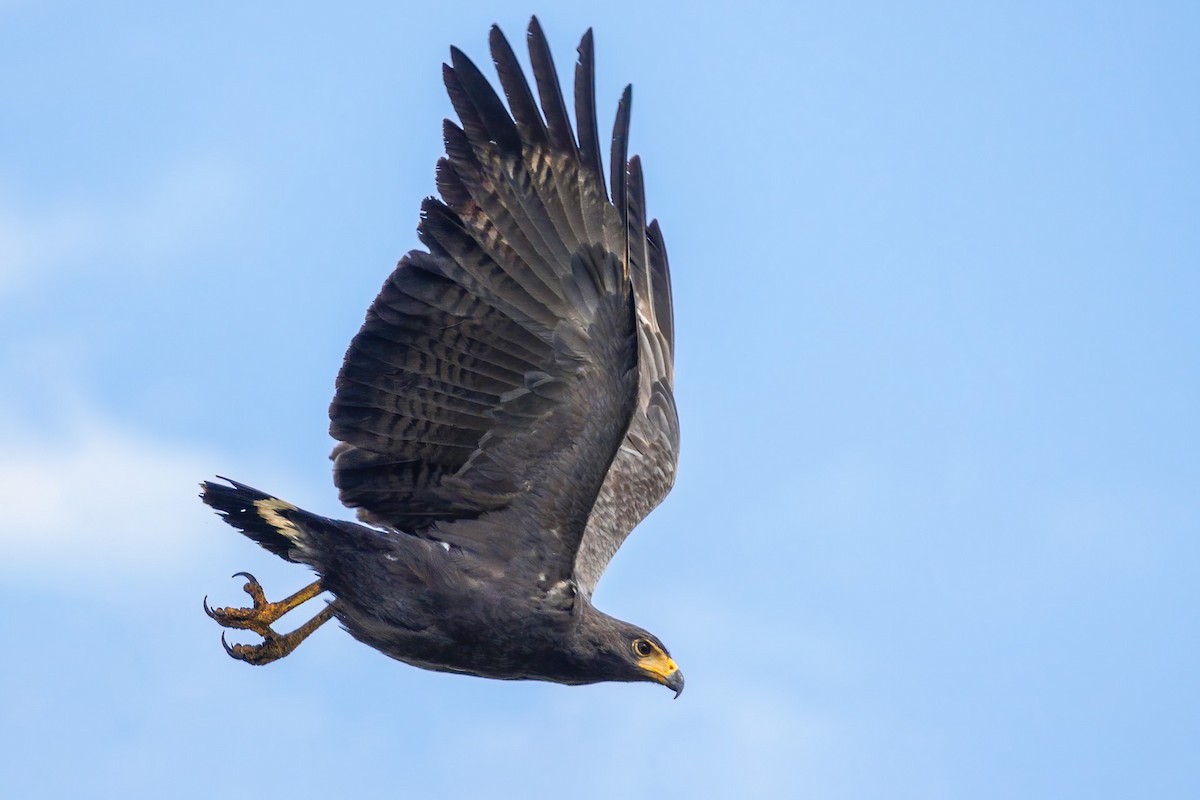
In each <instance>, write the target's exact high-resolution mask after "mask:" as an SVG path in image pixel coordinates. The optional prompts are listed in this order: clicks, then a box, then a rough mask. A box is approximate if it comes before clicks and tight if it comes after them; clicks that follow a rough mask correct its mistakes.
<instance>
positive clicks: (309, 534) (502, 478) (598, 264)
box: [201, 19, 683, 694]
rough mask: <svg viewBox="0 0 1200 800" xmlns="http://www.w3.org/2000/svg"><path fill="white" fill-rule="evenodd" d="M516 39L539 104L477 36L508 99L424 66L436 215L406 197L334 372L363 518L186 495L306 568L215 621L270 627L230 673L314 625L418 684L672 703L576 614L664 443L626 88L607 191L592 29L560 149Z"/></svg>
mask: <svg viewBox="0 0 1200 800" xmlns="http://www.w3.org/2000/svg"><path fill="white" fill-rule="evenodd" d="M528 40H529V52H530V60H531V62H532V66H533V76H534V79H535V85H536V99H535V94H534V91H533V90H531V88H530V86H529V84H528V83H527V82H526V80H525V76H524V74H523V72H522V70H521V67H520V66H519V64H518V62H517V60H516V57H515V56H514V54H513V51H512V49H511V47H510V46H509V44H508V42H507V41H506V40H505V38H504V36H503V34H501V32H500V30H499V29H498V28H495V27H493V28H492V31H491V50H492V57H493V59H494V61H495V64H496V69H497V72H498V74H499V78H500V86H501V87H502V89H503V91H504V94H505V96H506V97H507V100H508V103H507V108H506V107H505V104H504V102H502V101H501V100H500V98H499V97H498V96H497V94H496V92H495V91H494V90H493V88H492V86H491V85H490V84H489V82H488V80H487V79H486V78H485V77H484V76H483V74H482V73H481V72H480V71H479V70H478V69H477V68H476V66H475V65H474V64H472V63H471V61H470V60H469V59H468V58H467V57H466V56H465V55H463V54H462V53H461V52H460V51H459V50H457V49H452V50H451V59H450V61H451V63H450V64H449V65H447V66H445V67H444V69H443V75H444V80H445V84H446V89H447V91H448V92H449V95H450V99H451V102H452V103H453V105H454V109H455V111H456V112H457V114H458V117H459V121H460V124H458V125H456V124H454V123H453V122H450V121H448V120H447V121H446V122H445V123H444V138H445V144H446V156H445V157H444V158H442V159H440V160H439V162H438V165H437V186H438V191H439V193H440V194H441V200H440V201H439V200H436V199H433V198H429V199H426V200H425V201H424V203H422V205H421V221H420V225H419V226H418V229H417V230H418V235H419V237H420V240H421V242H422V243H423V244H424V245H425V246H426V247H427V248H428V252H425V251H420V250H414V251H412V252H410V253H408V254H407V255H406V256H404V258H403V259H401V261H400V264H399V265H398V266H397V268H396V270H395V271H394V272H393V273H392V275H391V276H390V277H389V278H388V280H387V281H386V282H385V283H384V285H383V288H382V290H381V291H380V293H379V296H378V297H377V298H376V299H375V302H374V303H373V304H372V305H371V307H370V309H369V310H368V312H367V318H366V321H365V322H364V323H363V326H362V329H361V330H360V331H359V332H358V334H357V335H356V336H355V337H354V340H353V341H352V342H351V343H350V348H349V350H348V351H347V353H346V357H345V361H344V363H343V365H342V369H341V372H340V373H339V374H338V379H337V391H336V394H335V396H334V399H333V402H332V404H331V405H330V408H329V417H330V433H331V434H332V435H333V437H334V438H336V439H337V440H338V441H339V444H338V445H337V447H336V448H335V449H334V451H333V455H332V458H333V461H334V482H335V483H336V485H337V487H338V491H339V493H340V497H341V499H342V502H344V503H345V504H346V505H347V506H350V507H352V508H356V509H357V510H358V517H359V519H360V520H362V521H363V522H365V523H368V524H369V525H371V526H373V527H365V526H363V525H359V524H355V523H350V522H339V521H334V520H329V519H325V518H323V517H318V516H316V515H313V514H310V513H308V512H306V511H302V510H300V509H298V508H296V507H294V506H292V505H290V504H288V503H285V502H283V501H281V500H278V499H276V498H274V497H271V496H270V495H266V494H263V493H261V492H258V491H257V490H255V489H251V488H250V487H248V486H245V485H242V484H240V483H236V482H233V481H229V482H228V483H229V485H225V484H221V483H212V482H206V483H205V484H203V490H204V491H203V494H202V495H201V496H202V498H203V500H204V502H206V503H208V504H209V505H210V506H212V507H213V508H214V509H216V510H217V511H218V512H219V513H221V514H222V515H223V516H224V519H225V521H226V522H228V523H229V524H231V525H233V526H234V527H236V528H238V529H240V530H241V531H243V532H244V533H245V534H246V535H247V536H249V537H250V538H251V539H253V540H255V541H256V542H258V543H259V544H261V545H262V546H263V547H265V548H266V549H268V550H270V551H271V552H273V553H275V554H276V555H279V556H281V557H283V558H285V559H287V560H289V561H293V562H297V563H303V564H307V565H309V566H310V567H312V568H313V569H314V570H315V571H316V572H317V573H318V574H319V575H320V581H319V582H317V583H315V584H313V585H312V586H311V587H309V588H308V589H307V590H302V592H300V593H297V595H295V596H294V597H293V598H289V599H288V600H286V601H282V602H281V603H267V602H266V601H265V598H263V597H262V593H261V589H260V588H259V587H258V584H257V582H256V581H254V580H253V579H252V578H251V579H250V583H248V584H247V591H248V592H250V593H251V595H252V596H254V598H255V604H254V608H248V609H215V610H209V613H210V615H212V616H213V617H214V618H215V619H217V621H218V622H220V623H221V624H222V625H224V626H226V627H240V628H248V629H251V630H255V631H257V632H259V633H261V634H263V635H264V637H265V641H264V644H263V645H258V646H255V647H247V646H241V645H239V646H236V647H233V648H229V650H230V652H231V654H233V655H235V656H236V657H238V658H242V659H243V660H247V661H251V662H252V663H265V662H266V661H270V660H274V659H275V658H278V657H280V656H282V655H286V654H287V653H288V652H290V651H291V649H293V648H294V647H295V646H296V645H297V644H298V643H299V641H300V640H302V639H303V638H304V636H306V635H307V634H308V633H309V632H311V630H312V629H315V628H316V627H317V626H318V625H320V624H321V623H323V622H324V621H325V619H328V618H329V616H330V615H333V616H336V617H337V618H338V619H339V620H340V621H341V622H342V624H343V625H344V626H345V627H346V629H347V630H349V631H350V633H351V634H352V635H353V636H355V637H356V638H357V639H359V640H361V641H363V642H365V643H367V644H369V645H371V646H372V647H375V648H377V649H379V650H380V651H382V652H384V653H386V654H387V655H389V656H392V657H393V658H397V659H399V660H401V661H405V662H407V663H409V664H414V665H416V666H420V667H425V668H427V669H434V670H443V671H448V672H464V673H469V674H473V675H480V676H484V677H489V678H502V679H524V678H528V679H538V680H548V681H557V682H560V683H569V684H577V683H593V682H597V681H609V680H617V681H636V680H649V681H656V682H659V683H663V684H665V685H667V686H669V687H671V688H672V689H674V690H675V691H676V693H677V694H678V692H679V691H681V690H682V688H683V677H682V674H681V673H680V672H679V670H678V669H677V668H676V666H675V663H674V662H673V661H672V660H671V658H670V655H669V654H668V653H667V650H666V648H665V647H663V645H662V643H661V642H660V641H659V640H658V639H657V638H655V637H654V636H653V635H651V634H649V633H647V632H646V631H644V630H642V629H641V628H638V627H637V626H634V625H631V624H629V623H626V622H622V621H620V620H617V619H614V618H613V617H610V616H608V615H606V614H604V613H603V612H601V611H599V610H597V609H596V608H594V607H593V606H592V603H591V596H592V592H593V590H594V588H595V586H596V583H597V581H599V579H600V576H601V575H602V574H603V572H604V569H605V567H606V566H607V564H608V562H609V559H611V558H612V555H613V554H614V553H615V552H616V550H617V548H619V547H620V545H621V542H622V541H624V539H625V537H626V536H627V535H628V534H629V532H630V531H631V530H632V529H633V527H634V526H635V525H636V524H637V523H638V522H639V521H640V520H641V519H642V518H643V517H644V516H645V515H646V514H647V513H649V512H650V510H651V509H653V508H654V507H655V506H656V505H658V503H659V502H660V501H661V500H662V498H663V497H665V496H666V494H667V492H668V491H669V490H670V488H671V485H672V483H673V482H674V478H675V466H676V460H677V450H678V443H679V425H678V419H677V416H676V412H675V402H674V398H673V395H672V371H673V368H672V360H673V349H674V342H673V338H674V328H673V321H672V310H671V283H670V274H669V270H668V266H667V256H666V250H665V249H664V246H663V240H662V234H661V233H660V231H659V228H658V224H657V223H656V222H650V223H649V224H648V225H647V223H646V213H645V200H644V194H643V184H642V171H641V164H640V162H639V160H638V159H637V158H636V157H634V158H632V159H628V160H627V152H626V148H627V145H628V139H629V137H628V133H629V119H630V100H631V94H630V90H629V88H626V89H625V92H624V94H623V96H622V98H621V101H620V104H619V105H618V109H617V118H616V125H615V127H614V131H613V136H612V152H611V163H610V167H611V186H612V195H611V200H610V197H609V194H608V189H607V187H606V185H605V176H604V170H603V167H602V164H601V156H600V134H599V130H598V128H597V122H596V111H595V103H594V75H593V52H592V34H591V31H588V32H587V33H586V34H585V35H584V37H583V41H582V43H581V44H580V46H579V62H578V64H577V65H576V71H575V85H574V90H575V91H574V100H575V119H576V125H577V129H578V138H576V135H575V133H574V132H573V131H572V126H571V122H570V116H569V114H568V112H567V108H566V105H565V103H564V100H563V95H562V90H561V88H560V86H559V83H558V80H557V76H556V73H555V69H554V64H553V62H552V60H551V58H550V51H549V48H548V46H547V44H546V39H545V36H544V35H543V33H542V30H541V27H540V26H539V24H538V22H537V20H536V19H534V20H532V21H531V23H530V26H529V34H528ZM539 101H540V102H539ZM539 108H540V110H539ZM320 591H328V592H330V593H332V595H333V596H334V599H333V600H332V602H331V603H330V605H329V610H328V612H323V616H322V615H318V618H317V619H314V620H313V622H312V623H310V625H311V628H308V627H307V626H306V629H302V630H301V631H297V632H295V633H293V634H290V635H289V636H286V637H281V636H278V635H277V634H275V632H274V631H273V630H272V629H271V628H270V624H271V623H272V622H274V620H275V619H277V618H278V616H280V615H282V614H283V613H285V612H286V611H287V610H289V609H290V608H292V607H294V606H295V605H298V604H299V603H300V602H303V601H304V600H307V599H309V598H311V597H313V596H315V595H316V594H317V593H319V592H320ZM206 609H207V605H206Z"/></svg>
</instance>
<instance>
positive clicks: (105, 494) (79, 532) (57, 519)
mask: <svg viewBox="0 0 1200 800" xmlns="http://www.w3.org/2000/svg"><path fill="white" fill-rule="evenodd" d="M13 423H15V420H13V419H12V418H11V417H10V418H8V419H0V432H2V433H3V437H2V438H3V440H4V442H5V447H4V449H3V451H0V509H2V513H3V521H2V523H0V548H2V549H3V553H4V558H3V559H2V560H0V571H10V570H11V571H12V572H13V573H14V574H19V575H21V576H22V577H24V578H31V577H35V578H36V577H37V576H42V577H47V578H48V577H50V576H52V575H53V576H61V577H65V578H71V579H74V578H77V577H79V576H80V575H81V574H86V573H87V572H90V571H94V570H97V569H101V570H104V571H108V570H109V569H110V568H116V569H118V570H120V569H138V568H144V567H146V566H147V565H154V566H155V567H156V568H158V567H162V566H169V565H170V564H171V563H172V562H179V561H181V560H183V558H184V557H185V555H186V556H187V557H189V558H190V557H194V556H195V555H196V553H195V548H196V546H197V543H198V542H202V541H204V540H206V539H211V537H205V536H204V535H203V531H202V524H203V523H205V522H208V521H209V520H208V519H207V518H206V517H207V515H205V514H204V513H203V506H201V505H200V503H199V501H198V500H197V499H196V495H197V494H198V488H197V483H198V481H199V479H201V478H203V477H205V476H208V475H210V474H211V472H212V469H213V465H214V464H216V463H217V460H216V459H215V457H213V456H210V455H207V454H205V453H202V452H199V451H197V450H196V449H194V448H188V447H180V446H177V445H173V444H170V443H164V442H159V441H155V440H153V439H150V438H147V437H146V436H144V435H142V434H139V433H136V432H133V431H128V430H123V429H121V428H120V427H118V426H116V425H115V424H113V423H110V422H107V421H104V420H101V419H97V418H94V417H87V416H81V417H78V418H76V419H74V420H72V421H71V422H70V423H69V424H68V425H67V426H66V428H65V431H64V432H63V433H61V434H58V435H56V436H54V437H53V438H48V437H45V436H38V435H33V434H32V433H30V432H28V431H22V430H20V429H19V428H17V427H16V426H15V425H14V424H13Z"/></svg>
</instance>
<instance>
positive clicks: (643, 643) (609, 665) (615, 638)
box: [586, 612, 683, 697]
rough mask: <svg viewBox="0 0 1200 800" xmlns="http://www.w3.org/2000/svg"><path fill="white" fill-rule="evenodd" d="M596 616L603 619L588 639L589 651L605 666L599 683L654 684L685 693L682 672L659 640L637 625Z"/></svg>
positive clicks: (677, 695)
mask: <svg viewBox="0 0 1200 800" xmlns="http://www.w3.org/2000/svg"><path fill="white" fill-rule="evenodd" d="M593 613H596V614H597V615H598V616H599V617H600V618H601V619H600V620H597V622H600V624H599V625H597V626H596V627H594V628H593V629H592V630H591V631H590V632H589V633H590V635H588V636H587V637H586V642H587V644H586V647H587V649H589V650H591V651H592V653H593V655H594V656H595V657H596V658H595V661H596V662H599V664H600V665H602V669H603V671H604V673H605V675H604V677H602V678H600V680H609V681H652V682H653V683H661V684H662V685H663V686H666V687H667V688H668V689H671V690H672V691H674V692H675V696H676V697H679V695H680V694H681V693H682V692H683V672H682V671H681V670H680V669H679V665H677V664H676V663H675V659H673V658H671V654H670V652H668V650H667V648H666V647H665V646H664V645H663V643H662V642H661V641H659V638H658V637H657V636H655V635H654V634H652V633H650V632H649V631H646V630H643V629H642V628H639V627H638V626H636V625H632V624H630V623H628V622H622V621H621V620H618V619H615V618H613V617H609V616H607V615H603V614H599V613H598V612H593Z"/></svg>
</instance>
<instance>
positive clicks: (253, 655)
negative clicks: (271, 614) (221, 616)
mask: <svg viewBox="0 0 1200 800" xmlns="http://www.w3.org/2000/svg"><path fill="white" fill-rule="evenodd" d="M332 616H333V606H325V607H324V608H323V609H321V613H319V614H317V615H316V616H315V617H313V618H312V619H310V620H309V621H308V622H306V623H304V624H303V625H301V626H300V627H299V628H297V629H296V630H294V631H292V632H291V633H288V634H284V635H283V636H280V635H279V634H277V633H275V631H273V630H271V629H270V628H267V632H266V633H264V634H262V637H263V643H262V644H234V645H231V644H229V643H228V642H226V641H225V632H224V631H222V632H221V646H222V647H224V648H225V652H226V653H229V655H230V656H232V657H233V658H236V659H237V660H238V661H245V662H246V663H247V664H254V665H255V666H261V665H263V664H270V663H271V662H272V661H278V660H279V659H281V658H283V657H284V656H286V655H288V654H289V653H291V652H292V651H293V650H295V649H296V648H297V647H299V646H300V643H301V642H303V641H304V640H305V639H307V638H308V635H309V634H310V633H312V632H313V631H315V630H316V629H317V628H319V627H321V626H322V625H324V624H325V623H326V622H328V621H329V620H330V618H331V617H332Z"/></svg>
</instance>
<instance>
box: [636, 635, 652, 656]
mask: <svg viewBox="0 0 1200 800" xmlns="http://www.w3.org/2000/svg"><path fill="white" fill-rule="evenodd" d="M633 652H635V653H637V654H638V655H639V656H648V655H650V654H651V653H653V652H654V645H652V644H650V642H648V641H646V640H645V639H638V640H637V641H635V642H634V643H633Z"/></svg>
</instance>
